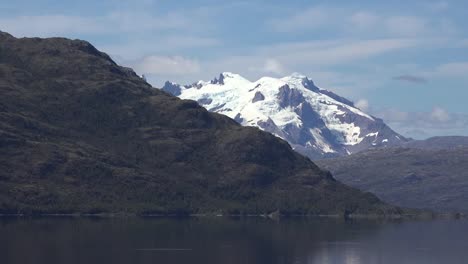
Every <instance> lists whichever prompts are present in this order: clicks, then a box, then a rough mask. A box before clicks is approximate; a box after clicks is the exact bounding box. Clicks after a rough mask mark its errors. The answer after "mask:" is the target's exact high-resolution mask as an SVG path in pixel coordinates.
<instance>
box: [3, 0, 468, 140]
mask: <svg viewBox="0 0 468 264" xmlns="http://www.w3.org/2000/svg"><path fill="white" fill-rule="evenodd" d="M467 15H468V1H466V0H446V1H444V0H442V1H438V0H434V1H431V0H424V1H418V0H413V1H407V0H406V1H400V0H394V1H371V0H356V1H344V0H336V1H330V0H329V1H306V0H289V1H279V0H268V1H266V0H250V1H220V0H217V1H214V0H190V1H185V0H179V1H170V0H135V1H125V0H119V1H118V0H101V1H95V0H92V1H91V0H81V1H56V0H47V1H44V0H36V1H32V0H29V1H25V0H15V1H2V3H0V30H1V31H6V32H8V33H10V34H13V35H14V36H16V37H55V36H59V37H67V38H73V39H75V38H79V39H85V40H87V41H89V42H91V43H92V44H93V45H95V46H96V47H97V48H98V49H100V50H102V51H104V52H106V53H108V54H109V55H110V56H111V57H112V58H113V59H114V60H115V61H116V62H118V63H119V64H121V65H124V66H128V67H132V68H133V69H134V70H135V71H136V72H137V73H139V74H144V75H145V76H146V77H147V79H148V81H149V82H150V83H151V84H152V85H153V86H155V87H161V86H162V85H163V83H164V81H166V80H170V81H173V82H177V83H181V84H189V83H193V82H196V81H198V80H211V79H213V78H214V77H215V76H218V75H219V73H221V72H226V71H227V72H234V73H238V74H241V75H243V76H244V77H246V78H248V79H250V80H252V81H255V80H257V79H259V78H260V77H263V76H272V77H282V76H286V75H290V74H291V73H293V72H299V73H302V74H304V75H307V76H308V77H309V78H310V79H312V80H313V81H314V82H315V84H316V85H317V86H319V87H321V88H324V89H328V90H331V91H334V92H336V93H337V94H339V95H342V96H344V97H347V98H349V99H351V100H353V101H354V102H355V103H356V105H357V106H358V107H360V108H361V109H362V110H365V111H367V112H369V113H371V114H373V115H375V116H377V117H380V118H383V119H384V121H385V122H386V123H387V124H389V125H390V126H391V127H392V128H393V129H394V130H396V131H397V132H399V133H401V134H403V135H404V136H407V137H412V138H417V139H423V138H428V137H431V136H447V135H465V136H468V104H467V103H466V101H467V99H468V27H467V26H466V16H467Z"/></svg>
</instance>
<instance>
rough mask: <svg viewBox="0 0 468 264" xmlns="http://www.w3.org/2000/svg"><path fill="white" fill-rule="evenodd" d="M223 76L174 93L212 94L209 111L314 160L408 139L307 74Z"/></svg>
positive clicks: (197, 96)
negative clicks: (265, 133) (250, 77)
mask: <svg viewBox="0 0 468 264" xmlns="http://www.w3.org/2000/svg"><path fill="white" fill-rule="evenodd" d="M220 76H223V77H222V78H221V77H220V79H222V80H223V82H222V83H221V82H219V81H218V80H217V79H215V80H216V81H211V82H203V81H200V82H198V83H196V85H192V86H185V87H182V86H180V87H181V93H180V94H174V93H173V94H174V95H177V96H179V97H180V98H183V99H192V100H199V99H200V98H204V100H205V98H210V99H211V102H210V104H203V105H204V106H205V107H206V108H207V109H208V110H209V111H212V112H217V113H221V114H224V115H227V116H229V117H231V118H234V119H235V120H236V121H238V122H239V123H240V124H242V125H244V126H256V127H259V128H260V129H262V130H264V131H268V132H270V133H273V134H274V135H276V136H278V137H281V138H282V139H285V140H287V141H288V142H289V144H290V145H291V146H292V147H293V148H294V149H295V150H296V151H298V152H300V153H302V154H305V155H307V156H308V157H310V158H311V159H321V158H329V157H338V156H346V155H348V154H352V153H356V152H359V151H362V150H366V149H369V148H377V147H391V146H396V145H400V144H402V143H405V142H407V141H408V140H407V139H405V138H404V137H402V136H401V135H399V134H397V133H395V132H394V131H393V130H392V129H390V128H389V127H388V126H387V125H386V124H385V123H384V122H383V121H382V120H381V119H378V118H375V117H373V116H370V115H368V114H366V113H364V112H363V111H361V110H359V109H358V108H356V107H355V106H354V104H353V103H352V102H351V101H349V100H347V99H345V98H343V97H340V96H338V95H336V94H334V93H333V92H330V91H327V90H323V89H320V88H318V87H317V86H315V84H314V83H313V82H312V81H311V80H310V79H308V78H307V77H305V76H302V75H298V74H293V75H291V76H288V77H284V78H282V79H275V78H268V77H265V78H261V79H260V80H258V81H256V82H250V81H248V80H246V79H245V78H243V77H242V76H240V75H237V74H233V73H223V74H221V75H220ZM194 89H196V90H197V91H194ZM163 90H165V91H167V92H171V91H170V90H168V89H165V88H163ZM252 98H253V99H252ZM238 117H242V119H239V118H238Z"/></svg>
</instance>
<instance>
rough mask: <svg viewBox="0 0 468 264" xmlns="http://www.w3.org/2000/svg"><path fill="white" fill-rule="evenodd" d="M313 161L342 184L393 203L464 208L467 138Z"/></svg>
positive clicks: (467, 185) (466, 209)
mask: <svg viewBox="0 0 468 264" xmlns="http://www.w3.org/2000/svg"><path fill="white" fill-rule="evenodd" d="M316 162H317V163H318V164H319V166H320V167H322V168H323V169H327V170H330V171H331V172H332V173H333V175H334V176H335V177H336V178H337V179H338V180H340V181H342V182H343V183H345V184H348V185H351V186H353V187H356V188H359V189H361V190H363V191H369V192H372V193H374V194H376V195H377V196H379V197H380V198H381V199H383V200H384V201H386V202H389V203H392V204H395V205H399V206H404V207H411V208H428V209H432V210H436V211H458V212H460V211H461V212H468V203H467V201H468V137H436V138H431V139H428V140H419V141H412V142H409V143H406V144H405V145H404V147H400V148H387V149H373V150H368V151H364V152H361V153H357V154H354V155H351V156H347V157H341V158H336V159H328V160H318V161H316Z"/></svg>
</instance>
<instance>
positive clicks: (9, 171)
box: [0, 32, 404, 216]
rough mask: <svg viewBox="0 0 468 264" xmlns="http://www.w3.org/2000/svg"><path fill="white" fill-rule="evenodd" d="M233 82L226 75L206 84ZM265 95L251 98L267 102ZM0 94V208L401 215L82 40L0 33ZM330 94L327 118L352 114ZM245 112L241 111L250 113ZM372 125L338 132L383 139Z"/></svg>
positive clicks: (287, 94) (288, 91) (290, 100)
mask: <svg viewBox="0 0 468 264" xmlns="http://www.w3.org/2000/svg"><path fill="white" fill-rule="evenodd" d="M234 79H237V78H234V77H232V80H231V77H228V76H224V75H223V77H222V78H221V79H220V80H217V81H216V82H217V83H215V84H212V86H211V87H213V88H218V87H222V86H223V83H226V84H230V83H232V82H231V81H234ZM239 80H241V79H239ZM257 85H258V84H255V86H257ZM260 86H261V84H260V85H259V86H258V87H257V88H255V87H252V89H258V88H259V87H260ZM175 88H177V87H175ZM185 89H188V88H184V90H185ZM310 89H315V88H313V87H311V88H310ZM191 90H193V91H197V90H196V88H191ZM258 92H259V93H258V95H257V97H256V99H255V100H260V101H262V100H263V99H262V97H265V99H267V98H270V95H269V94H267V90H263V89H258ZM272 92H273V91H272ZM279 92H280V93H281V98H280V100H279V102H280V103H281V105H283V104H284V105H283V106H284V107H285V108H287V105H295V106H294V109H295V111H296V110H297V111H299V110H300V109H302V110H303V111H304V112H307V111H310V115H313V114H314V112H312V110H311V109H309V108H308V107H309V106H306V104H304V103H302V105H303V106H302V108H300V107H299V106H298V105H297V103H298V102H304V101H303V100H299V99H298V98H299V97H300V95H299V94H298V93H297V92H296V89H293V87H289V86H284V87H283V88H281V89H280V91H279ZM311 92H312V91H311ZM252 93H253V94H252ZM252 93H249V92H248V91H246V94H252V95H255V94H257V91H255V90H254V91H252ZM263 93H264V94H263ZM304 94H305V95H304V96H307V97H308V96H309V95H307V94H306V93H304ZM0 95H1V96H0V150H1V151H0V214H18V213H20V214H44V213H51V214H57V213H61V214H64V213H67V214H69V213H91V214H97V213H123V214H143V215H146V214H163V215H167V214H170V215H174V214H176V215H181V214H184V215H185V214H193V213H197V214H200V213H209V214H269V213H273V212H276V213H284V214H311V215H317V214H338V215H342V216H350V215H353V214H379V215H382V214H401V213H403V212H404V211H403V210H401V209H399V208H397V207H394V206H390V205H387V204H385V203H383V202H381V201H380V200H379V199H378V198H377V197H376V196H374V195H373V194H370V193H364V192H361V191H358V190H356V189H354V188H351V187H348V186H346V185H344V184H342V183H340V182H338V181H336V180H335V179H334V178H333V177H332V176H331V175H330V174H329V173H328V172H326V171H323V170H321V169H319V168H318V167H317V166H316V165H315V164H314V163H312V162H311V161H310V160H309V159H307V158H306V157H303V156H302V155H300V154H298V153H296V152H294V151H293V150H292V149H291V147H290V146H289V144H288V143H287V142H285V141H283V140H281V139H279V138H277V137H275V136H273V135H271V134H269V133H265V132H262V131H260V130H259V129H257V128H252V127H242V126H240V125H239V124H238V123H236V122H235V121H234V120H232V119H230V118H228V117H226V116H223V115H219V114H215V113H210V112H208V111H207V110H206V109H204V108H202V107H200V106H199V105H198V104H197V103H196V102H193V101H187V100H181V99H179V98H177V97H174V96H171V95H169V94H167V93H165V92H162V91H160V90H158V89H154V88H153V87H152V86H151V85H149V84H148V83H146V82H145V81H144V80H143V79H142V78H140V77H139V76H137V75H136V74H135V73H134V72H133V71H132V70H131V69H128V68H124V67H120V66H118V65H117V64H116V63H115V62H114V61H112V60H111V59H110V57H109V56H107V55H106V54H104V53H102V52H100V51H98V50H97V49H96V48H94V47H93V46H92V45H91V44H89V43H88V42H85V41H81V40H69V39H63V38H49V39H40V38H21V39H17V38H14V37H13V36H11V35H9V34H7V33H3V32H0ZM226 96H229V93H227V94H226ZM232 96H233V94H231V97H230V98H232ZM320 98H322V97H320ZM327 98H331V97H325V96H323V100H325V101H324V102H323V103H320V102H317V104H318V105H326V102H327V101H326V100H329V102H333V103H334V104H335V105H336V106H335V108H338V110H336V111H334V112H332V113H330V114H331V115H341V116H342V117H341V118H343V119H346V118H347V113H349V112H353V111H357V110H354V108H351V107H350V108H349V109H348V107H345V105H346V104H344V103H337V102H338V101H336V100H334V101H331V99H327ZM200 99H202V98H200ZM226 99H229V97H228V98H226ZM252 99H254V98H249V100H252ZM296 99H297V100H296ZM209 100H210V98H208V97H207V98H205V105H210V104H212V103H213V102H210V103H209ZM211 100H213V101H214V102H215V100H218V99H217V98H212V99H211ZM232 100H233V101H235V100H234V98H232ZM268 100H269V99H268ZM320 100H322V99H320ZM199 101H200V100H199ZM216 102H217V101H216ZM218 106H219V107H220V108H223V107H224V108H227V107H234V106H232V105H231V104H230V103H229V100H228V101H227V102H226V106H220V105H218ZM213 107H214V105H213ZM298 107H299V108H298ZM310 107H311V106H310ZM339 109H342V110H339ZM236 110H237V109H236ZM225 111H227V109H225ZM233 111H234V110H233ZM340 111H341V112H342V114H338V112H339V113H341V112H340ZM289 112H290V111H289V110H288V111H287V112H284V114H287V113H289ZM248 113H249V111H248V110H246V111H241V112H240V115H239V116H238V118H237V119H238V120H240V119H245V120H247V121H246V122H248V121H249V120H250V118H254V117H255V116H250V115H249V114H248ZM360 115H361V114H360V113H359V116H360ZM278 118H280V117H278ZM336 118H339V117H336ZM356 118H358V117H357V116H356ZM359 118H362V119H363V120H364V121H365V122H373V121H375V120H374V119H373V118H372V117H368V116H365V115H364V116H362V117H359ZM286 120H287V117H285V121H286ZM257 121H260V119H258V120H255V122H257ZM364 121H363V122H364ZM327 122H328V121H327ZM298 124H299V123H298ZM272 125H273V124H272ZM277 125H279V124H277ZM347 127H349V129H352V128H353V127H355V126H354V125H348V126H347ZM347 127H345V128H342V130H343V129H344V131H345V130H346V129H347ZM340 129H341V128H340ZM355 130H356V131H357V130H358V129H356V128H355ZM285 131H290V132H291V133H292V132H293V130H285ZM322 131H323V132H322ZM325 131H327V130H326V128H325V127H323V128H322V130H320V131H319V130H317V132H316V133H328V132H325ZM339 131H341V130H339ZM372 131H374V130H372ZM372 131H371V130H369V131H367V130H365V131H363V132H362V133H357V132H353V133H351V132H349V133H345V132H343V133H344V134H343V138H342V140H343V142H345V143H346V142H349V143H353V144H354V143H356V144H354V145H358V144H359V142H362V141H367V138H371V137H372V140H377V141H383V140H384V139H383V138H382V135H378V136H377V135H376V136H372V135H369V133H372ZM298 133H300V132H298ZM330 133H332V131H330ZM355 133H357V134H356V135H355ZM363 135H364V136H363ZM392 135H393V134H392ZM366 136H367V137H366ZM389 136H391V135H388V137H389ZM324 137H326V136H325V135H324ZM330 137H332V135H330ZM299 138H300V137H299ZM385 138H386V137H385ZM310 140H311V139H310ZM310 140H308V141H310ZM393 140H394V139H390V138H389V141H393ZM377 141H376V142H377ZM300 142H302V141H300ZM311 144H312V143H311ZM314 144H315V145H316V146H319V143H317V142H315V143H314ZM327 144H328V143H327ZM379 144H380V143H379ZM350 146H353V145H350ZM317 148H318V149H324V147H323V148H319V147H317ZM335 149H336V150H335ZM338 150H339V148H338V147H337V148H333V149H331V150H330V151H338ZM340 151H345V150H340Z"/></svg>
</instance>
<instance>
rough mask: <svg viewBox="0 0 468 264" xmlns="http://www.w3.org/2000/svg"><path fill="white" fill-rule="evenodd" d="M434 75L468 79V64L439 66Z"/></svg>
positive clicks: (456, 63) (453, 63)
mask: <svg viewBox="0 0 468 264" xmlns="http://www.w3.org/2000/svg"><path fill="white" fill-rule="evenodd" d="M433 74H435V75H437V76H441V77H468V62H452V63H446V64H442V65H439V66H438V67H437V68H436V69H435V72H434V73H433Z"/></svg>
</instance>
